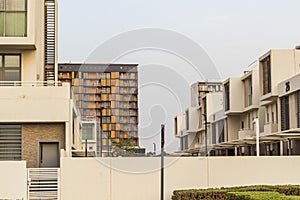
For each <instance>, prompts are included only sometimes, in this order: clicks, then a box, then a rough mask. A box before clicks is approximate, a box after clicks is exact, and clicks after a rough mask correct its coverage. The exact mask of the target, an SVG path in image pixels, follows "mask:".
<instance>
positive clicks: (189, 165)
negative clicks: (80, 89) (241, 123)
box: [61, 157, 300, 200]
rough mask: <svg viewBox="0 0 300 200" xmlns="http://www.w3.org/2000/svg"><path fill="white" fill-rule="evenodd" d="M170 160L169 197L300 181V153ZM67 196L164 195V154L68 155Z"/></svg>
mask: <svg viewBox="0 0 300 200" xmlns="http://www.w3.org/2000/svg"><path fill="white" fill-rule="evenodd" d="M165 163H166V168H165V199H171V196H172V192H173V190H178V189H193V188H212V187H222V186H228V187H229V186H241V185H257V184H270V185H277V184H300V174H299V173H298V171H299V170H298V166H299V165H300V158H299V157H209V158H200V157H190V158H187V157H182V158H170V157H169V158H166V161H165ZM110 166H111V168H110ZM61 198H62V199H66V200H68V199H72V200H76V199H78V200H81V199H100V198H101V199H103V200H106V199H107V200H108V199H109V200H127V199H128V200H130V199H143V200H153V199H159V198H160V158H113V159H111V160H110V159H95V158H87V159H85V158H81V159H74V158H73V159H72V158H63V159H62V161H61Z"/></svg>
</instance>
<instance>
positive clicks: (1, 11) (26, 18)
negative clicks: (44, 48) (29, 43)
mask: <svg viewBox="0 0 300 200" xmlns="http://www.w3.org/2000/svg"><path fill="white" fill-rule="evenodd" d="M6 1H7V0H3V2H4V4H3V7H4V8H3V10H1V9H0V13H4V16H5V14H6V13H24V14H25V18H24V20H25V30H24V34H23V36H19V35H6V31H5V22H6V21H5V17H4V19H3V23H4V25H3V29H4V30H3V35H0V37H27V35H28V34H27V33H28V1H27V0H24V1H25V10H6V8H5V7H6ZM0 23H1V22H0Z"/></svg>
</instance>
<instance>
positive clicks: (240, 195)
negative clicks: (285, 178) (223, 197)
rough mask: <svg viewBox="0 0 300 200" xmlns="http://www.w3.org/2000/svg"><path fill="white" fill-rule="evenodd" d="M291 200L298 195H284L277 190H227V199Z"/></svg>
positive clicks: (297, 197) (298, 197)
mask: <svg viewBox="0 0 300 200" xmlns="http://www.w3.org/2000/svg"><path fill="white" fill-rule="evenodd" d="M276 199H282V200H292V199H295V200H296V199H300V196H286V195H285V194H280V193H279V192H228V196H227V200H276Z"/></svg>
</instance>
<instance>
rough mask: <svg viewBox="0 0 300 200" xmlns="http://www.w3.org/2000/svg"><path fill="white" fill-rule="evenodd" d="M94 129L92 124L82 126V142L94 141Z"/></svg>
mask: <svg viewBox="0 0 300 200" xmlns="http://www.w3.org/2000/svg"><path fill="white" fill-rule="evenodd" d="M94 130H95V127H94V124H92V123H83V124H82V140H95V133H94V132H95V131H94Z"/></svg>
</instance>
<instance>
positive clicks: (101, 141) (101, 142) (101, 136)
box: [99, 108, 103, 157]
mask: <svg viewBox="0 0 300 200" xmlns="http://www.w3.org/2000/svg"><path fill="white" fill-rule="evenodd" d="M102 110H103V108H100V141H99V142H100V157H102V149H103V147H102V145H103V132H102Z"/></svg>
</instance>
